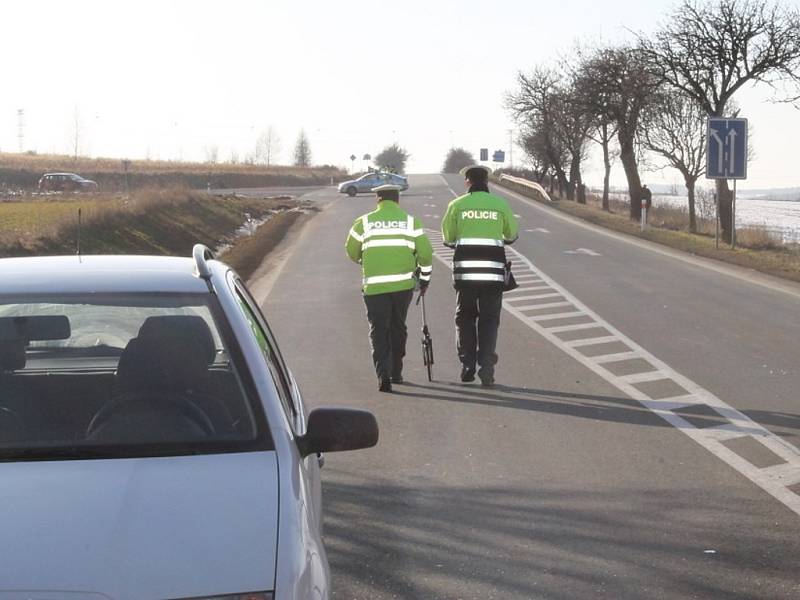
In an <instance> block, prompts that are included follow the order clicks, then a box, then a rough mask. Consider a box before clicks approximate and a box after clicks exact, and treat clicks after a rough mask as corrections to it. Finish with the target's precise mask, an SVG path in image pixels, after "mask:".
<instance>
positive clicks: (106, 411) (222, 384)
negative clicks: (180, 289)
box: [0, 294, 265, 460]
mask: <svg viewBox="0 0 800 600" xmlns="http://www.w3.org/2000/svg"><path fill="white" fill-rule="evenodd" d="M211 298H212V297H211V296H209V295H160V294H159V295H155V294H124V295H118V294H112V295H105V296H96V295H94V296H89V297H80V296H78V297H76V296H69V297H52V296H48V297H37V298H26V299H24V300H23V299H19V298H3V297H2V296H0V460H24V459H29V458H30V459H38V460H43V459H44V460H46V459H59V458H125V457H133V456H163V455H179V454H187V453H191V454H197V453H213V452H234V451H245V450H251V449H256V448H263V447H264V441H265V437H264V435H265V434H264V427H263V423H262V421H263V413H262V412H261V411H260V410H259V409H258V408H257V406H255V405H254V404H252V403H251V402H250V401H249V400H248V397H249V396H248V394H246V393H245V389H244V386H243V381H242V377H241V373H240V370H239V369H237V367H236V365H235V364H234V363H235V362H236V361H235V360H234V359H233V358H232V357H231V355H232V354H235V352H231V350H230V347H229V346H228V344H226V342H225V339H224V338H225V337H226V336H225V335H223V334H222V333H221V330H220V327H219V326H218V318H216V314H217V313H218V311H217V309H215V305H213V304H212V303H211V300H210V299H211Z"/></svg>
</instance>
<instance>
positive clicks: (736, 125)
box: [706, 117, 747, 179]
mask: <svg viewBox="0 0 800 600" xmlns="http://www.w3.org/2000/svg"><path fill="white" fill-rule="evenodd" d="M707 143H708V147H707V152H706V178H708V179H747V119H722V118H716V117H711V118H709V119H708V138H707Z"/></svg>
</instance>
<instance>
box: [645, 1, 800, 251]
mask: <svg viewBox="0 0 800 600" xmlns="http://www.w3.org/2000/svg"><path fill="white" fill-rule="evenodd" d="M639 43H640V45H641V48H642V53H643V54H644V56H645V58H646V60H647V62H648V64H649V67H650V69H651V70H652V71H653V72H655V73H657V74H658V75H659V76H660V77H661V78H663V80H664V81H666V82H667V83H668V84H669V85H670V86H672V87H674V88H676V89H678V90H681V91H682V92H684V93H685V94H686V95H688V96H689V97H690V98H693V99H694V100H695V101H696V102H697V103H698V104H700V106H701V107H702V108H703V110H705V112H706V114H708V115H709V116H714V117H723V116H727V115H728V114H729V101H730V100H731V98H732V97H733V96H734V94H735V93H736V92H737V91H738V90H740V89H741V88H742V87H743V86H744V85H745V84H747V83H766V84H768V85H771V86H773V87H774V88H776V89H777V87H778V86H785V89H786V90H787V93H786V94H785V96H786V97H785V98H782V99H783V100H786V101H795V102H796V101H797V100H800V88H799V87H798V83H800V11H798V10H797V9H796V8H790V7H787V6H783V5H781V4H780V3H779V2H770V1H756V0H712V1H707V2H699V1H697V0H683V3H682V4H681V5H680V6H679V7H678V8H677V9H676V10H675V11H674V12H673V13H672V15H671V17H670V19H669V21H668V22H667V23H666V24H665V25H664V26H663V27H662V28H661V29H660V31H658V32H657V33H656V34H655V36H654V37H652V38H649V37H647V36H646V35H644V34H640V35H639ZM717 195H718V198H719V209H720V223H721V225H722V232H723V238H724V239H725V240H726V241H730V240H731V235H732V224H733V222H732V211H731V200H732V197H731V193H730V189H729V188H728V182H727V181H725V180H718V181H717Z"/></svg>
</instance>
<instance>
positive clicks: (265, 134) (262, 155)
mask: <svg viewBox="0 0 800 600" xmlns="http://www.w3.org/2000/svg"><path fill="white" fill-rule="evenodd" d="M280 151H281V138H280V136H279V135H278V132H277V131H275V128H274V127H273V126H272V125H270V126H269V127H267V128H266V129H265V130H264V131H262V132H261V135H259V136H258V139H257V140H256V150H255V154H254V158H255V162H258V163H263V164H266V165H267V166H270V165H271V164H272V163H273V162H275V157H276V156H277V155H278V153H279V152H280Z"/></svg>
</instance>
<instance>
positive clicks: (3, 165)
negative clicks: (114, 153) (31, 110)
mask: <svg viewBox="0 0 800 600" xmlns="http://www.w3.org/2000/svg"><path fill="white" fill-rule="evenodd" d="M62 171H63V172H69V173H78V174H79V175H81V176H82V177H85V178H87V179H92V180H94V181H96V182H97V183H98V185H99V187H100V190H101V191H107V192H110V191H122V190H125V189H126V174H125V169H124V166H123V163H122V161H121V160H119V159H111V158H84V157H78V159H77V160H75V159H74V157H71V156H63V155H55V154H8V153H0V192H2V191H3V190H7V191H15V190H34V189H36V186H37V184H38V182H39V178H40V177H41V176H42V175H43V174H44V173H52V172H62ZM345 176H346V175H345V173H343V172H342V171H340V170H339V169H337V168H336V167H329V166H321V167H313V168H308V169H306V168H299V167H288V166H275V165H273V166H270V167H266V166H264V165H247V164H230V163H215V164H210V163H188V162H174V161H153V160H134V161H131V162H130V164H129V165H128V173H127V182H128V183H127V185H128V186H129V187H130V189H132V190H135V189H141V188H145V187H159V188H167V187H175V186H179V187H189V188H193V189H201V188H206V187H208V186H211V187H212V188H216V189H220V188H238V187H268V186H292V185H322V184H329V183H330V181H331V177H333V179H334V181H339V180H341V179H342V178H343V177H345Z"/></svg>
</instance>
